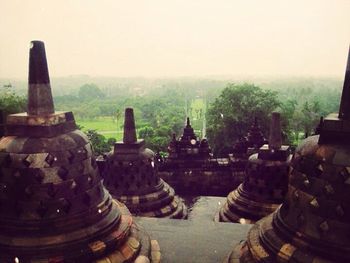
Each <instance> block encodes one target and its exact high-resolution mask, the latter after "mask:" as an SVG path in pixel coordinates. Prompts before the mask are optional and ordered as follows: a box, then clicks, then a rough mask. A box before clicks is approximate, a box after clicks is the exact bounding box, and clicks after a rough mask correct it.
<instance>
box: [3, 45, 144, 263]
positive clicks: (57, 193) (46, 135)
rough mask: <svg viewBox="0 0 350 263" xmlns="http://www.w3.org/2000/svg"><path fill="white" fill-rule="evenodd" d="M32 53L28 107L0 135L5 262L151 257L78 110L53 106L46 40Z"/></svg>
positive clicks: (31, 50) (8, 119)
mask: <svg viewBox="0 0 350 263" xmlns="http://www.w3.org/2000/svg"><path fill="white" fill-rule="evenodd" d="M29 61H30V62H29V86H28V112H27V113H19V114H12V115H9V116H8V118H7V126H6V134H5V135H6V136H5V137H3V138H2V139H1V140H0V145H1V151H0V165H1V166H0V262H19V263H22V262H25V263H27V262H116V261H115V259H116V258H119V259H124V260H125V261H129V260H134V259H137V258H139V259H140V260H141V259H145V258H146V259H147V260H148V258H149V257H150V241H149V237H148V235H147V234H146V233H145V232H143V231H142V230H140V229H139V227H137V226H135V224H134V223H133V219H132V217H131V215H130V213H129V211H128V210H127V208H126V207H125V206H124V205H123V204H121V203H119V202H116V201H113V199H112V198H111V196H110V195H109V194H108V192H107V191H106V189H105V188H104V187H103V185H102V181H101V178H100V176H99V173H98V169H97V166H96V162H95V159H94V157H93V153H92V147H91V144H90V142H89V141H88V138H87V137H86V136H85V135H84V133H82V132H81V131H79V130H77V129H76V125H75V121H74V116H73V114H72V112H55V110H54V104H53V100H52V94H51V86H50V79H49V73H48V68H47V62H46V55H45V47H44V43H43V42H41V41H32V42H31V48H30V54H29ZM119 262H120V261H119Z"/></svg>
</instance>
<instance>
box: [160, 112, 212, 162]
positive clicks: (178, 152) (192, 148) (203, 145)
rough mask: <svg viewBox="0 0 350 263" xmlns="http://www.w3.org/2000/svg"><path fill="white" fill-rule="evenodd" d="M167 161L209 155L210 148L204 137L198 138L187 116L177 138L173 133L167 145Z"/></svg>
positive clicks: (180, 160)
mask: <svg viewBox="0 0 350 263" xmlns="http://www.w3.org/2000/svg"><path fill="white" fill-rule="evenodd" d="M168 153H169V156H168V158H167V163H169V164H170V163H174V164H175V163H177V162H180V163H181V162H183V160H207V159H209V158H210V157H211V149H210V148H209V144H208V141H207V140H206V139H203V140H201V141H200V140H198V139H197V136H196V134H195V133H194V130H193V128H192V126H191V123H190V118H187V122H186V127H185V128H184V131H183V134H182V136H181V138H180V139H179V140H176V136H175V134H173V138H172V140H171V142H170V143H169V146H168Z"/></svg>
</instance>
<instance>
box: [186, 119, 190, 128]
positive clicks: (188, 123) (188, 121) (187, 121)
mask: <svg viewBox="0 0 350 263" xmlns="http://www.w3.org/2000/svg"><path fill="white" fill-rule="evenodd" d="M186 127H191V122H190V118H189V117H187V120H186Z"/></svg>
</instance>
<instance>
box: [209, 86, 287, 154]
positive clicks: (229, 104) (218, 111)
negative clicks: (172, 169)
mask: <svg viewBox="0 0 350 263" xmlns="http://www.w3.org/2000/svg"><path fill="white" fill-rule="evenodd" d="M278 106H280V101H279V100H278V98H277V93H276V92H274V91H270V90H262V89H261V88H259V87H258V86H255V85H253V84H242V85H236V84H228V85H227V87H226V88H225V89H224V90H223V91H222V92H221V94H220V96H219V97H218V98H216V99H215V101H214V102H213V103H211V104H210V106H209V109H208V112H207V121H208V125H207V135H208V140H209V142H210V144H211V146H212V148H213V150H214V153H216V154H217V155H223V154H225V153H227V151H228V149H231V147H232V144H233V143H234V141H236V140H237V139H238V138H239V137H240V136H242V135H246V133H247V132H248V129H249V127H250V126H251V124H252V123H253V120H254V117H257V118H258V119H259V123H260V125H261V126H262V131H263V132H264V133H265V134H266V133H267V131H268V125H269V123H270V121H269V114H270V113H271V112H272V111H273V110H275V109H276V108H277V107H278Z"/></svg>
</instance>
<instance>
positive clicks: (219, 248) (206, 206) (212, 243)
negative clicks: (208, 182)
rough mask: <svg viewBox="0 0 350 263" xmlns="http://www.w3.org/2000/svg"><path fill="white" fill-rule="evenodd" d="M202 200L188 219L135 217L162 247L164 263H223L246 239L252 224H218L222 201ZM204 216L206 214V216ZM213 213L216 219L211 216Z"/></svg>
mask: <svg viewBox="0 0 350 263" xmlns="http://www.w3.org/2000/svg"><path fill="white" fill-rule="evenodd" d="M223 199H224V198H217V197H201V201H200V205H199V206H197V207H193V210H192V211H190V213H189V219H188V220H176V219H167V218H147V217H134V219H135V222H136V223H137V224H138V225H142V227H144V228H145V229H147V232H148V234H149V235H150V237H151V239H155V240H157V241H158V243H159V245H160V246H161V254H162V257H161V262H162V263H167V262H169V263H170V262H186V263H187V262H198V263H215V262H218V263H219V262H220V263H222V262H223V261H224V260H225V258H227V256H228V255H229V253H230V251H231V250H232V247H233V246H236V245H237V244H239V243H240V242H241V241H242V240H245V239H246V237H247V234H248V231H249V229H250V228H251V226H252V225H241V224H235V223H218V222H214V220H213V216H214V215H215V212H216V210H217V209H218V204H217V203H218V201H219V200H220V201H222V200H223ZM203 213H204V214H203ZM207 214H210V215H212V216H207Z"/></svg>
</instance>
